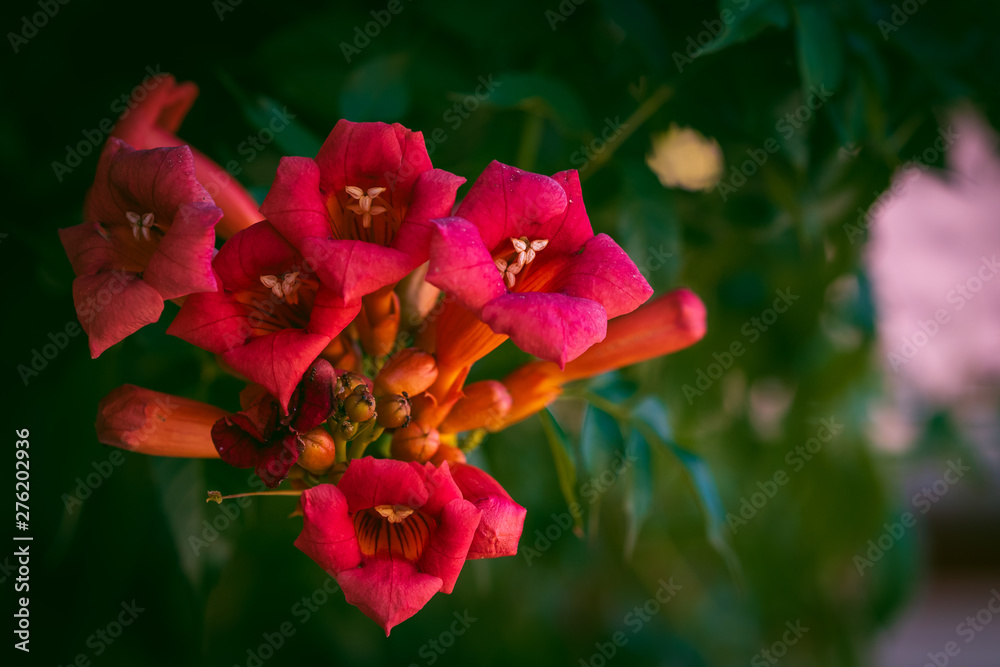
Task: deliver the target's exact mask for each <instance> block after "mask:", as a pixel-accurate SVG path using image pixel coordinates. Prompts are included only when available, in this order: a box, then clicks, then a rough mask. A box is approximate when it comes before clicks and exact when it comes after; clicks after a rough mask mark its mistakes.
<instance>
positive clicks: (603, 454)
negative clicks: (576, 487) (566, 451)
mask: <svg viewBox="0 0 1000 667" xmlns="http://www.w3.org/2000/svg"><path fill="white" fill-rule="evenodd" d="M623 444H624V443H623V441H622V431H621V427H620V426H619V425H618V421H617V420H616V419H615V418H614V417H612V416H611V415H609V414H608V413H607V412H604V411H603V410H600V409H598V408H595V407H594V406H593V405H592V404H589V403H588V404H587V408H586V412H585V413H584V415H583V426H582V427H581V429H580V457H581V459H582V461H583V467H584V469H585V470H586V471H587V473H589V474H590V475H592V476H593V475H597V474H599V473H600V472H601V471H602V470H605V469H606V468H607V467H608V465H609V464H610V463H611V460H612V459H613V457H614V455H615V452H616V451H618V450H619V449H621V447H622V445H623Z"/></svg>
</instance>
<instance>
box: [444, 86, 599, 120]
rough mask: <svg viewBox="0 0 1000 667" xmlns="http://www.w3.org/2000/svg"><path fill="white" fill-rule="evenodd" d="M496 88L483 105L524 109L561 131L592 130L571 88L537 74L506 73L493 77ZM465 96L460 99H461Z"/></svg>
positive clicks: (584, 111)
mask: <svg viewBox="0 0 1000 667" xmlns="http://www.w3.org/2000/svg"><path fill="white" fill-rule="evenodd" d="M496 82H497V83H498V84H499V85H497V87H496V90H495V91H494V92H493V94H492V95H490V97H489V98H488V99H487V100H486V101H485V102H484V103H485V104H490V105H493V106H496V107H506V108H515V109H524V110H526V111H531V112H533V113H536V114H538V115H539V116H542V117H545V118H548V119H550V120H552V121H553V122H554V123H555V124H556V126H558V127H559V128H560V129H562V130H563V131H570V132H583V131H586V130H590V129H592V128H591V127H590V124H589V123H588V122H587V112H586V110H585V109H586V107H585V106H584V105H583V103H582V102H581V101H580V98H579V96H578V95H577V94H576V91H574V90H573V89H572V88H570V87H569V86H567V85H566V84H565V83H563V82H562V81H560V80H558V79H553V78H551V77H548V76H543V75H541V74H516V73H513V72H508V73H505V74H500V75H498V76H497V77H496ZM464 98H465V95H462V96H461V99H464Z"/></svg>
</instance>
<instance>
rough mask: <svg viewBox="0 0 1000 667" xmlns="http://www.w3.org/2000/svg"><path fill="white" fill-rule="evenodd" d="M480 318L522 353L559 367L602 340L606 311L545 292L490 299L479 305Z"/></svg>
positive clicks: (584, 301)
mask: <svg viewBox="0 0 1000 667" xmlns="http://www.w3.org/2000/svg"><path fill="white" fill-rule="evenodd" d="M482 319H483V322H485V323H486V324H488V325H489V326H490V328H491V329H493V331H495V332H497V333H504V334H507V335H509V336H510V338H511V340H513V341H514V343H516V344H517V346H518V347H519V348H521V349H522V350H524V351H525V352H528V353H529V354H533V355H535V356H536V357H539V358H540V359H546V360H548V361H554V362H556V363H558V364H559V365H560V366H565V365H566V362H567V361H570V360H572V359H575V358H576V357H578V356H580V355H581V354H583V353H584V352H585V351H586V350H587V348H589V347H590V346H591V345H593V344H594V343H597V342H598V341H601V340H604V336H605V334H606V333H607V325H608V319H607V313H605V312H604V308H603V307H602V306H601V304H599V303H597V302H596V301H591V300H590V299H579V298H576V297H572V296H567V295H565V294H554V293H547V292H523V293H517V292H515V293H511V294H506V295H504V296H501V297H499V298H497V299H493V300H492V301H490V302H489V303H488V304H486V306H485V307H484V308H483V312H482Z"/></svg>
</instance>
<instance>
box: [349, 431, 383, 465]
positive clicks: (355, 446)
mask: <svg viewBox="0 0 1000 667" xmlns="http://www.w3.org/2000/svg"><path fill="white" fill-rule="evenodd" d="M384 431H385V429H384V428H382V427H381V426H374V427H372V428H371V429H370V430H369V431H368V432H366V433H364V434H362V436H361V437H360V438H355V439H354V442H352V443H351V449H350V451H349V452H348V454H347V456H348V458H352V459H360V458H361V457H362V456H364V454H365V448H366V447H368V445H370V444H371V443H373V442H375V441H376V440H378V439H379V438H380V437H381V436H382V433H383V432H384Z"/></svg>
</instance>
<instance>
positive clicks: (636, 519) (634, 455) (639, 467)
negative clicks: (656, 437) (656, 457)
mask: <svg viewBox="0 0 1000 667" xmlns="http://www.w3.org/2000/svg"><path fill="white" fill-rule="evenodd" d="M625 452H626V454H627V455H628V457H629V459H635V460H634V461H631V463H632V465H631V466H630V467H629V469H628V476H627V477H626V478H625V482H626V491H625V520H626V532H625V560H631V559H632V554H633V553H634V552H635V544H636V542H637V541H638V539H639V531H640V530H641V529H642V524H644V523H645V522H646V518H647V517H648V516H649V512H650V510H651V509H652V507H653V469H652V465H651V463H652V462H651V461H650V451H649V442H648V441H647V440H646V438H644V437H643V435H642V433H641V432H640V431H639V430H638V429H632V431H631V432H630V433H629V436H628V445H627V447H626V449H625Z"/></svg>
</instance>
